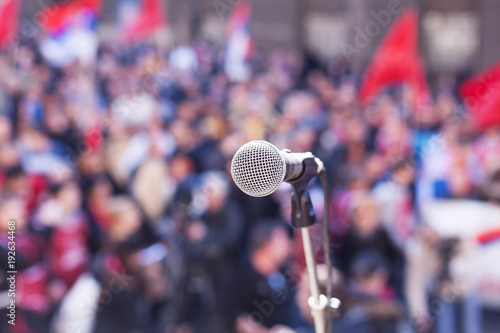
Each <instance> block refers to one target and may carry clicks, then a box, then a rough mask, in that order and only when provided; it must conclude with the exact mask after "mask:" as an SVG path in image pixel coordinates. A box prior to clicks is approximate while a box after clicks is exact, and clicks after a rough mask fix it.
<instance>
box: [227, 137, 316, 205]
mask: <svg viewBox="0 0 500 333" xmlns="http://www.w3.org/2000/svg"><path fill="white" fill-rule="evenodd" d="M322 168H323V163H321V161H320V160H319V159H318V158H316V157H314V155H313V154H311V153H309V152H307V153H292V152H290V150H287V149H284V150H281V151H280V150H278V148H276V147H275V146H274V145H273V144H271V143H269V142H267V141H262V140H255V141H250V142H248V143H246V144H244V145H243V146H241V147H240V149H238V151H237V152H236V154H234V157H233V160H232V162H231V175H232V176H233V179H234V181H235V183H236V185H237V186H238V187H239V188H240V189H241V190H242V191H243V192H245V193H246V194H248V195H251V196H254V197H263V196H266V195H269V194H271V193H273V192H274V191H276V190H277V189H278V187H279V186H280V184H281V183H282V182H284V181H285V182H292V183H293V182H296V181H298V180H300V179H301V178H302V177H303V176H304V175H310V174H311V173H312V174H314V175H316V174H318V173H319V172H320V171H321V170H322Z"/></svg>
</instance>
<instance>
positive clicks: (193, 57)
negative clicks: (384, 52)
mask: <svg viewBox="0 0 500 333" xmlns="http://www.w3.org/2000/svg"><path fill="white" fill-rule="evenodd" d="M221 59H222V53H221V50H220V48H218V47H215V46H213V45H211V44H208V43H206V42H203V41H195V42H193V43H192V45H191V46H183V47H178V48H176V49H174V50H171V51H170V52H166V51H164V50H162V49H158V48H156V47H154V46H151V45H142V46H136V47H123V46H122V45H119V44H113V43H110V44H105V45H101V46H100V49H99V52H98V58H97V61H96V63H95V65H94V66H83V65H81V64H78V63H74V64H72V65H70V66H67V67H64V68H51V67H50V66H48V65H47V64H46V63H45V62H44V61H43V59H42V58H41V56H40V54H39V52H38V51H37V49H36V48H35V47H32V46H30V45H20V46H19V47H18V48H17V49H16V50H15V51H13V50H8V51H5V52H3V53H2V54H1V55H0V186H1V190H0V221H1V224H0V255H1V262H0V269H1V270H0V275H2V276H1V279H0V292H1V297H0V303H1V304H0V305H1V307H2V310H1V312H2V313H1V318H2V320H1V321H0V328H1V330H0V331H1V332H22V333H29V332H37V333H38V332H49V331H50V332H83V331H84V330H83V327H87V328H88V330H87V331H86V332H96V333H97V332H124V333H126V332H130V333H132V332H148V333H154V332H162V333H163V332H175V333H191V332H192V333H198V332H208V333H215V332H240V333H247V332H248V333H250V332H313V331H314V329H313V325H312V318H311V315H310V313H309V309H308V307H307V298H308V295H309V294H308V288H307V287H308V284H307V281H306V278H305V276H304V267H305V263H304V257H303V251H302V243H301V239H300V233H298V232H297V231H296V230H293V228H292V227H291V226H290V223H289V220H290V211H291V202H290V191H291V190H290V187H289V186H288V185H286V184H284V185H283V186H282V187H281V188H280V189H279V190H278V191H277V192H275V193H274V194H273V195H271V196H269V197H264V198H253V197H249V196H247V195H245V194H243V193H242V192H241V191H240V190H239V189H238V188H237V187H236V186H235V185H234V183H233V181H232V179H231V177H230V172H229V165H230V161H231V159H232V157H233V155H234V153H235V152H236V150H237V149H238V148H239V147H240V146H241V145H242V144H244V143H246V142H247V141H250V140H254V139H265V140H268V141H270V142H272V143H273V144H275V145H276V146H277V147H278V148H280V149H281V148H285V147H286V148H289V149H291V150H292V151H296V152H304V151H311V152H312V153H314V154H315V155H316V156H318V157H319V158H321V159H322V160H323V162H324V163H325V165H326V169H327V174H328V179H329V191H330V193H329V194H330V196H331V200H330V217H329V222H330V232H331V236H332V244H331V248H330V249H328V250H329V251H332V255H333V260H334V262H333V263H334V267H335V271H334V277H335V279H334V280H335V281H334V295H335V297H338V298H339V299H340V300H341V302H342V305H341V307H340V309H339V310H338V313H336V316H335V319H334V321H333V330H334V332H339V333H341V332H374V333H375V332H384V333H386V332H446V333H450V332H457V330H455V329H454V327H455V326H454V325H458V326H460V327H462V328H463V329H464V331H463V332H481V318H480V314H481V305H480V302H479V299H478V296H477V292H476V291H475V286H474V283H473V282H472V281H469V279H468V276H467V273H464V274H460V272H462V271H466V269H463V267H461V268H462V269H456V270H455V269H454V268H455V266H458V267H459V268H460V263H458V264H457V265H455V264H453V265H452V264H451V263H453V261H454V259H453V258H454V256H456V255H457V253H461V252H467V251H468V244H467V242H466V241H463V240H456V239H442V238H441V237H440V235H439V234H438V233H437V232H436V230H434V229H433V228H432V227H431V226H429V225H427V224H426V223H423V222H422V221H421V218H420V207H421V206H422V205H423V204H425V203H426V202H429V201H433V200H436V199H444V198H462V199H463V198H466V199H473V200H482V201H491V202H495V203H498V202H499V201H500V192H499V191H498V185H497V186H495V185H496V184H498V181H500V130H499V128H494V127H492V128H487V129H481V130H478V129H477V128H475V127H474V124H473V122H472V121H471V120H470V117H469V115H468V113H467V112H466V110H465V108H464V107H463V105H462V104H461V103H460V101H459V100H458V98H457V97H456V91H455V90H456V82H454V81H452V80H451V79H449V78H446V79H440V80H438V81H437V82H436V84H435V87H434V88H435V89H433V95H434V99H435V103H434V105H432V106H426V107H422V108H421V109H419V110H414V109H412V103H411V102H410V100H411V92H409V91H408V89H406V88H405V87H404V86H398V87H393V88H391V89H389V90H388V91H387V92H386V93H383V94H381V95H380V96H378V97H377V99H376V100H375V101H374V102H373V103H371V104H370V105H368V106H362V105H360V104H359V103H358V102H357V97H356V96H357V87H358V86H359V80H360V77H361V73H359V72H356V71H353V70H350V69H349V66H348V64H346V63H344V62H342V61H330V62H324V61H321V60H319V59H318V58H316V57H315V56H314V55H313V54H310V53H307V52H305V53H293V52H285V51H282V50H276V51H274V52H271V53H270V54H267V55H262V54H256V55H255V56H254V57H253V59H252V60H251V68H252V75H251V78H250V79H248V80H246V81H244V82H230V81H229V80H228V78H227V76H226V75H225V73H224V71H223V66H222V65H221ZM310 192H311V196H312V199H313V203H314V206H315V209H316V213H317V215H318V216H322V213H323V203H322V200H323V197H322V192H321V187H320V186H319V184H317V183H315V182H313V183H312V184H311V190H310ZM9 220H15V225H16V236H15V239H16V263H15V264H16V269H17V270H18V272H19V273H18V275H17V280H16V283H17V290H16V293H17V299H16V305H17V312H16V326H10V325H8V324H7V320H6V319H5V318H8V317H6V314H7V313H8V311H7V310H5V307H6V306H7V305H8V303H5V304H4V302H5V301H6V300H7V302H8V298H7V296H6V294H7V290H8V285H7V282H6V278H5V276H4V275H5V274H6V271H8V270H9V268H8V267H7V252H8V248H7V242H8V234H7V233H8V231H9V229H8V226H7V224H6V223H7V221H9ZM316 231H317V233H318V235H319V226H318V230H316ZM317 250H318V251H317V252H318V253H317V255H318V260H319V261H320V262H321V260H322V253H324V251H325V250H326V249H321V248H318V249H317ZM463 265H466V263H464V264H463ZM319 272H320V273H321V274H320V277H321V276H322V275H325V274H324V273H325V271H324V267H323V266H320V269H319ZM450 290H452V296H453V297H451V298H450V297H445V296H446V295H448V296H449V294H450V292H449V291H450ZM447 291H448V293H446V292H447ZM436 299H437V300H443V299H445V301H443V306H442V307H440V308H439V309H440V310H441V311H438V312H436V311H435V310H436V307H432V306H430V304H432V300H436ZM75 300H76V301H75ZM75 302H76V303H75ZM447 307H450V309H451V307H459V308H460V309H461V311H460V313H461V315H456V316H453V313H455V314H456V313H458V312H452V311H451V310H450V311H448V310H447ZM443 309H444V310H443ZM75 323H78V326H77V327H76V328H75V326H74V324H75ZM72 325H73V326H72ZM85 325H87V326H85ZM71 327H73V328H71Z"/></svg>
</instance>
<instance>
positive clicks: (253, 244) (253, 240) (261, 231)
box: [248, 218, 293, 253]
mask: <svg viewBox="0 0 500 333" xmlns="http://www.w3.org/2000/svg"><path fill="white" fill-rule="evenodd" d="M277 228H282V229H284V230H285V231H287V232H288V236H289V237H290V238H292V236H293V230H292V228H291V227H290V226H289V225H288V224H287V223H286V222H285V221H283V220H281V219H277V218H275V219H263V220H260V221H258V222H257V223H256V224H255V225H253V226H252V228H251V230H250V234H249V236H248V250H249V252H250V253H255V252H256V251H258V250H260V249H261V248H262V247H264V246H265V245H266V244H267V243H268V242H269V241H270V240H271V238H272V236H273V231H274V230H275V229H277Z"/></svg>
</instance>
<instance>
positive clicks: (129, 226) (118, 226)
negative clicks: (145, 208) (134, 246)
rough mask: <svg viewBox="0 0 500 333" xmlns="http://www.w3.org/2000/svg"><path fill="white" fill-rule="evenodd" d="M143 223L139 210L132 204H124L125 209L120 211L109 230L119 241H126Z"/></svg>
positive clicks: (114, 238) (112, 236) (111, 235)
mask: <svg viewBox="0 0 500 333" xmlns="http://www.w3.org/2000/svg"><path fill="white" fill-rule="evenodd" d="M140 225H141V216H140V213H139V210H138V209H137V208H136V207H135V206H134V205H132V204H127V205H125V206H124V210H123V211H122V212H120V213H118V214H117V215H116V216H115V218H114V220H113V223H112V225H111V228H110V230H109V234H110V237H111V238H112V239H113V240H114V241H117V242H121V241H125V240H126V239H127V238H129V237H130V236H132V235H133V234H134V233H135V232H136V231H137V229H139V227H140Z"/></svg>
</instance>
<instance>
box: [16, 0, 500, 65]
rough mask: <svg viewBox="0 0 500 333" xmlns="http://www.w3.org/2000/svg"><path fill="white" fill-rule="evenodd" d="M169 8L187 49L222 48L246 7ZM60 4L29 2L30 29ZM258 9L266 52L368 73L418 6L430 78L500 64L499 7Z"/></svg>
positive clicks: (263, 4)
mask: <svg viewBox="0 0 500 333" xmlns="http://www.w3.org/2000/svg"><path fill="white" fill-rule="evenodd" d="M121 1H132V0H106V1H103V13H102V17H101V21H102V22H103V23H104V24H101V30H102V32H103V34H105V35H106V34H109V33H110V31H111V32H112V28H110V27H112V26H113V23H114V21H115V20H116V10H117V7H118V5H119V3H120V2H121ZM163 1H164V4H165V8H166V10H167V12H168V14H167V15H168V19H169V23H170V26H171V32H172V33H171V36H170V37H169V38H171V40H170V41H169V42H170V43H171V44H174V45H180V44H184V43H186V42H187V41H189V40H190V39H191V38H193V37H196V36H200V35H202V36H204V37H206V38H208V39H209V40H212V41H213V42H215V43H222V42H223V40H224V34H225V33H224V30H225V28H224V27H225V22H226V21H227V19H228V18H229V16H230V13H231V10H232V8H234V6H235V5H236V3H237V2H238V1H239V0H163ZM54 2H58V3H61V2H63V0H40V1H37V2H23V16H24V21H23V24H25V25H29V24H30V23H33V24H34V25H36V20H37V19H38V20H39V19H43V17H42V18H41V17H40V14H36V13H37V12H39V11H40V9H41V8H44V7H46V6H47V5H49V4H51V3H54ZM252 3H253V12H252V36H253V38H254V39H255V41H256V43H257V45H258V47H259V49H260V50H262V51H264V52H265V51H266V50H269V49H271V48H272V47H276V46H281V47H284V48H287V49H299V48H307V49H310V50H312V51H315V52H317V53H319V54H320V55H321V56H322V57H325V58H326V57H332V56H346V54H349V51H350V52H351V53H352V57H351V56H349V58H350V59H349V60H350V61H352V62H353V63H354V65H356V66H361V67H362V66H363V65H364V64H365V63H366V61H367V60H368V59H369V57H370V55H371V54H373V51H374V50H375V48H376V46H377V45H378V43H379V42H380V40H381V39H382V38H383V36H384V34H385V31H386V29H387V28H388V26H390V23H392V21H393V20H394V19H395V17H397V13H399V11H400V10H401V9H402V8H404V7H406V6H416V7H418V8H419V10H420V12H421V17H420V19H421V32H420V40H421V49H422V50H423V52H424V55H425V57H426V60H427V67H428V70H429V72H431V73H435V72H440V73H453V74H457V73H462V72H464V71H465V72H470V71H476V70H479V69H482V68H485V67H487V66H489V65H491V64H493V63H495V62H496V61H497V60H498V59H500V43H498V42H497V38H498V37H497V35H498V33H497V32H498V31H499V29H500V22H499V21H498V19H497V18H498V17H499V16H500V1H498V0H439V1H432V0H273V1H267V0H252ZM387 13H389V15H386V14H387ZM37 15H38V16H37ZM106 23H108V28H109V29H107V28H106V27H107V26H106ZM350 47H352V48H354V52H353V49H352V48H350ZM346 50H347V51H346Z"/></svg>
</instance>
